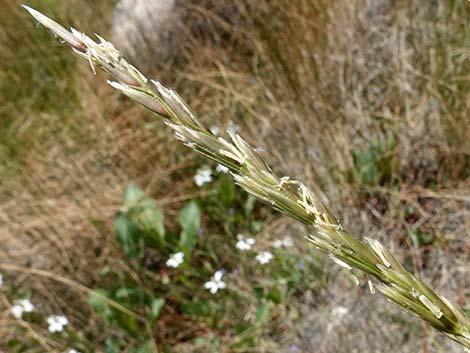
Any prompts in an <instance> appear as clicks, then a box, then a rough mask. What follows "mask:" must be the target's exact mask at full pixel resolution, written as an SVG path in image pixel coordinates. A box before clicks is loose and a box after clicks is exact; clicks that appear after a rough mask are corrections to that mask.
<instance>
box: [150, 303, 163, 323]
mask: <svg viewBox="0 0 470 353" xmlns="http://www.w3.org/2000/svg"><path fill="white" fill-rule="evenodd" d="M164 305H165V299H164V298H156V299H154V300H153V301H152V307H151V312H150V323H151V324H153V323H154V322H155V320H157V319H158V317H159V316H160V313H161V311H162V308H163V306H164Z"/></svg>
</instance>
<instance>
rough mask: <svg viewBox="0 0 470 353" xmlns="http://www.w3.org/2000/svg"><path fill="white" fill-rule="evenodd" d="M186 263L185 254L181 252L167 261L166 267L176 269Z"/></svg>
mask: <svg viewBox="0 0 470 353" xmlns="http://www.w3.org/2000/svg"><path fill="white" fill-rule="evenodd" d="M183 261H184V254H183V253H182V252H181V251H180V252H177V253H176V254H173V255H171V256H170V258H169V259H168V260H167V261H166V265H167V266H168V267H174V268H177V267H178V266H179V265H181V264H182V263H183Z"/></svg>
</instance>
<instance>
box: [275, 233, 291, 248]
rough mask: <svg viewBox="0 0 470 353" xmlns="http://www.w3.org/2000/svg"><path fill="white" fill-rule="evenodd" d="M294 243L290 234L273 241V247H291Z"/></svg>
mask: <svg viewBox="0 0 470 353" xmlns="http://www.w3.org/2000/svg"><path fill="white" fill-rule="evenodd" d="M293 245H294V241H293V240H292V237H291V236H290V235H288V236H286V237H284V239H278V240H276V241H275V242H274V243H273V248H275V249H279V248H281V247H285V248H290V247H292V246H293Z"/></svg>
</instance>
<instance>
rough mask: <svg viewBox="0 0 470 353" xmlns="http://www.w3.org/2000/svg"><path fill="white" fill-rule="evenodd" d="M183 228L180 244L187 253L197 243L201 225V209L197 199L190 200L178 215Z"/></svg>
mask: <svg viewBox="0 0 470 353" xmlns="http://www.w3.org/2000/svg"><path fill="white" fill-rule="evenodd" d="M178 221H179V224H180V226H181V228H182V231H181V235H180V245H181V247H182V248H183V250H184V251H185V252H186V253H191V252H192V250H193V249H194V247H195V246H196V244H197V234H198V231H199V228H200V227H201V210H200V209H199V206H198V204H197V203H196V202H195V201H191V202H188V203H187V204H186V205H185V206H184V207H183V208H182V210H181V211H180V214H179V217H178Z"/></svg>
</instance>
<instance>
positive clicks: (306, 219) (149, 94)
mask: <svg viewBox="0 0 470 353" xmlns="http://www.w3.org/2000/svg"><path fill="white" fill-rule="evenodd" d="M25 8H26V9H27V10H28V11H29V12H30V13H31V15H32V16H33V17H35V18H36V20H38V21H39V22H40V23H42V24H43V25H44V26H46V27H47V28H48V29H50V30H52V31H53V32H54V33H56V34H57V35H58V36H59V37H60V38H62V39H63V40H65V41H66V42H67V43H68V44H70V45H71V46H72V49H73V50H74V51H75V52H76V53H77V54H78V55H80V56H81V57H83V58H84V59H86V60H87V61H88V62H89V63H90V66H91V68H92V70H95V69H96V68H99V69H102V70H104V71H105V72H107V73H109V74H110V75H112V76H113V77H114V80H115V81H114V82H110V85H111V86H112V87H114V88H115V89H117V90H119V91H121V92H122V93H123V94H125V95H127V96H128V97H130V98H131V99H133V100H135V101H136V102H138V103H139V104H141V105H143V106H144V107H145V108H147V109H149V110H150V111H152V112H154V113H155V114H157V115H158V116H159V117H160V118H162V120H163V122H164V123H165V124H166V125H168V126H169V127H170V128H171V129H173V131H174V133H175V136H176V138H177V139H179V140H181V141H182V142H183V143H184V144H185V145H187V146H188V147H190V148H192V149H193V150H195V151H197V152H199V153H201V154H203V155H204V156H206V157H207V158H209V159H211V160H212V161H214V162H216V163H218V164H220V165H222V166H224V167H225V168H228V170H230V172H231V175H233V178H234V180H235V182H236V183H237V184H238V185H239V186H241V187H242V188H243V189H245V190H246V191H248V192H249V193H251V194H252V195H254V196H255V197H257V198H258V199H260V200H262V201H264V202H265V203H267V204H269V205H271V206H272V207H273V208H274V209H276V210H278V211H280V212H283V213H285V214H287V215H289V216H291V217H292V218H294V219H296V220H298V221H300V222H302V223H304V224H305V225H307V226H308V228H309V229H310V235H309V237H308V239H309V241H310V242H311V243H312V244H313V245H314V246H315V247H316V248H318V249H319V250H321V251H323V252H325V253H327V254H329V255H330V256H331V258H332V259H333V260H334V261H335V262H336V263H338V264H340V265H341V266H342V267H344V268H345V269H347V270H348V271H356V270H360V271H362V272H365V273H366V274H367V275H368V276H369V277H371V278H372V277H373V278H375V281H374V282H377V284H375V283H374V284H373V285H374V288H376V289H377V290H378V291H380V292H381V293H382V294H383V295H385V296H386V297H387V298H388V299H390V300H391V301H393V302H395V303H396V304H398V305H399V306H400V307H402V308H404V309H405V310H407V311H409V312H411V313H412V314H414V315H416V316H418V317H419V318H421V319H423V320H425V321H426V322H428V323H429V324H430V325H432V326H433V327H434V328H436V329H437V330H439V331H441V332H443V333H444V334H445V335H447V336H448V337H450V338H452V339H453V340H455V341H457V342H459V343H460V344H462V345H463V346H465V347H467V348H470V319H469V317H468V316H467V315H466V314H464V313H463V311H462V310H461V309H460V308H459V307H458V306H456V305H455V304H452V303H451V302H450V301H449V300H447V299H445V298H443V297H441V296H440V295H438V294H436V293H435V292H434V291H433V290H432V289H431V288H429V287H428V286H427V285H426V284H424V283H423V282H422V281H421V280H420V279H419V278H418V277H416V276H415V275H413V274H412V273H410V272H409V271H408V270H407V269H405V267H403V266H402V265H401V264H400V263H399V261H398V260H397V259H396V258H395V256H393V254H392V253H391V252H390V251H389V250H387V249H386V248H384V247H383V246H382V245H381V244H380V243H379V242H378V241H376V240H373V239H368V238H366V239H365V240H364V241H362V240H360V239H358V238H356V237H353V236H352V235H351V234H350V233H348V231H347V230H345V229H344V228H343V227H342V225H341V224H340V223H339V222H338V220H337V219H336V217H334V216H333V215H332V213H331V212H330V211H329V210H328V208H327V207H326V205H324V204H323V203H322V202H321V201H320V198H319V197H318V196H317V194H316V193H315V192H314V191H312V190H310V189H308V188H307V187H306V186H305V185H304V184H303V183H302V182H300V181H296V180H293V179H291V178H290V177H288V176H278V175H276V174H275V173H274V172H273V171H272V170H271V168H270V167H269V166H268V165H267V163H265V161H264V160H263V158H262V157H261V156H260V154H259V153H258V152H259V150H258V149H256V148H253V147H252V146H250V145H249V144H248V143H247V142H246V141H245V140H244V139H243V138H242V137H241V136H240V135H239V134H238V131H239V129H238V127H236V126H235V125H234V124H232V125H231V126H230V127H229V130H228V131H227V135H228V137H226V136H222V135H220V134H218V133H215V132H216V131H209V130H208V129H206V128H205V127H204V125H203V124H202V123H201V122H200V121H199V120H198V118H197V117H196V115H195V114H194V113H192V112H191V110H190V109H189V107H188V106H187V105H186V103H185V102H184V101H183V100H182V99H181V98H180V97H179V96H178V95H177V94H176V93H175V92H174V91H172V90H171V89H168V88H166V87H164V86H163V85H161V84H160V83H159V82H157V81H153V80H148V79H147V78H145V77H144V75H142V74H141V73H140V72H139V71H138V70H137V69H136V68H135V67H134V66H132V65H130V64H129V63H128V62H127V61H126V60H124V59H123V58H122V56H121V54H120V53H119V52H118V51H117V50H116V49H115V48H114V46H113V45H112V44H111V43H109V42H107V41H106V40H104V39H102V38H101V37H99V36H98V37H97V41H96V42H95V41H94V40H92V39H91V38H89V37H88V36H86V35H85V34H83V33H80V32H78V31H76V30H72V31H71V32H68V31H67V30H65V29H64V28H63V27H62V26H60V25H58V24H57V23H55V22H54V21H52V20H51V19H49V18H47V17H45V16H44V15H42V14H40V13H39V12H37V11H35V10H33V9H31V8H29V7H25ZM217 132H218V131H217ZM211 173H212V172H210V173H209V172H208V171H200V172H198V174H197V178H196V177H195V180H194V181H195V183H196V184H197V185H198V186H201V185H202V184H203V183H204V182H207V181H210V180H209V179H211ZM256 258H257V260H258V261H259V262H260V263H267V262H269V261H270V260H271V258H272V255H271V254H270V253H269V252H263V253H261V254H258V256H257V257H256ZM167 264H168V263H167ZM351 274H352V273H351ZM222 275H223V272H220V271H218V272H216V274H215V275H214V277H213V278H212V280H211V281H209V282H207V283H206V285H205V288H206V289H208V290H210V292H211V293H213V294H215V293H216V292H217V291H218V290H219V289H222V288H224V287H225V283H224V282H223V281H222ZM353 276H354V275H353ZM354 278H355V277H354Z"/></svg>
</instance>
